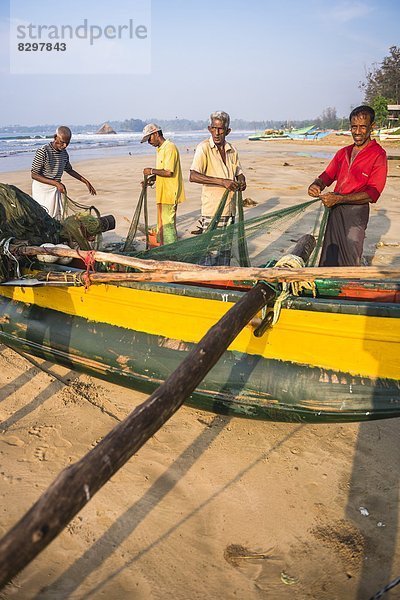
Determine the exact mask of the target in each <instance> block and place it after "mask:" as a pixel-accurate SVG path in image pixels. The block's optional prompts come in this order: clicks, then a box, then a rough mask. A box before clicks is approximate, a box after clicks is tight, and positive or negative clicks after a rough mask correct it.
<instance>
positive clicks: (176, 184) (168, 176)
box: [141, 123, 185, 246]
mask: <svg viewBox="0 0 400 600" xmlns="http://www.w3.org/2000/svg"><path fill="white" fill-rule="evenodd" d="M144 142H148V143H149V144H150V145H151V146H154V148H156V150H157V158H156V168H155V169H152V168H150V167H146V168H145V169H143V175H144V176H145V177H147V184H148V185H152V184H153V183H154V182H155V183H156V204H157V241H158V243H159V244H160V245H161V246H162V245H164V244H172V243H174V242H176V241H177V240H178V234H177V231H176V210H177V207H178V204H180V203H181V202H183V201H184V200H185V190H184V187H183V179H182V169H181V161H180V157H179V151H178V148H177V147H176V146H175V144H174V143H173V142H171V141H170V140H166V139H165V138H164V136H163V132H162V130H161V127H159V126H158V125H156V124H155V123H149V124H148V125H146V126H145V128H144V129H143V138H142V140H141V143H142V144H143V143H144Z"/></svg>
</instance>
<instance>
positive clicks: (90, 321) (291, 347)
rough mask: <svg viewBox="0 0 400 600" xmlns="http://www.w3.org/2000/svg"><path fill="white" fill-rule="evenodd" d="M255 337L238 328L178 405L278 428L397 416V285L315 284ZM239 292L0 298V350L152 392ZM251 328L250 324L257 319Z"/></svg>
mask: <svg viewBox="0 0 400 600" xmlns="http://www.w3.org/2000/svg"><path fill="white" fill-rule="evenodd" d="M317 287H318V297H317V298H312V297H295V296H291V297H289V298H288V299H287V300H286V302H285V304H284V305H283V308H282V311H281V314H280V318H279V320H278V322H277V324H276V325H275V326H274V327H272V328H269V329H267V330H266V332H265V333H264V334H263V335H262V336H261V337H256V336H255V335H254V330H255V327H256V324H255V323H254V322H253V323H250V324H249V325H247V326H246V327H245V328H244V329H243V331H242V332H241V333H240V334H239V336H238V337H237V338H236V339H235V341H234V342H233V343H232V344H231V346H230V347H229V348H228V350H227V351H226V352H225V353H224V355H223V357H222V358H221V360H220V361H219V362H218V364H217V365H216V366H215V367H214V368H213V369H212V370H211V371H210V372H209V373H208V375H207V376H206V377H205V379H204V380H203V382H202V383H201V384H200V386H199V387H198V388H197V389H196V391H195V392H194V394H192V396H191V397H190V398H189V400H188V403H189V404H191V405H195V406H197V407H199V408H204V409H207V410H211V411H216V412H222V413H224V414H232V415H241V416H247V417H251V418H261V419H272V420H287V421H331V422H339V421H362V420H369V419H377V418H387V417H396V416H400V353H399V348H400V319H399V317H400V282H399V281H397V282H384V283H382V282H364V283H359V282H357V283H356V282H338V281H332V280H330V281H328V280H325V282H323V281H320V282H317ZM244 293H245V290H244V289H229V288H222V287H221V288H212V287H209V286H205V285H178V284H156V283H140V284H139V283H124V284H120V285H116V284H107V285H105V284H96V285H92V286H91V287H90V288H89V289H88V290H87V291H85V290H84V288H80V287H74V286H69V285H37V286H32V287H24V286H19V285H11V286H10V285H2V286H0V341H1V342H3V343H4V344H6V345H7V346H10V347H11V348H15V349H18V350H22V351H25V352H28V353H30V354H32V355H35V356H38V357H42V358H45V359H47V360H50V361H53V362H55V363H60V364H63V365H65V366H67V367H70V368H74V369H77V370H79V371H83V372H87V373H90V374H92V375H94V376H97V377H100V378H104V379H107V380H110V381H113V382H115V383H118V384H121V385H123V386H127V387H132V388H135V389H141V390H144V391H147V390H149V391H150V390H151V389H154V388H155V387H156V386H158V385H159V384H160V383H161V382H163V381H164V380H165V379H166V377H167V376H168V375H169V374H170V373H171V372H172V371H173V370H174V369H175V368H176V367H177V365H178V364H179V363H180V362H181V361H182V360H183V358H184V357H185V355H186V354H187V353H188V352H189V351H190V350H191V349H192V348H193V347H194V345H195V344H196V342H198V341H199V340H200V338H201V337H202V336H203V335H204V334H205V332H206V331H207V330H208V329H209V328H210V327H211V326H212V325H213V324H214V323H215V322H216V321H217V320H218V319H219V318H220V317H221V316H222V315H223V314H225V312H226V311H227V310H228V309H229V308H230V307H231V306H232V304H233V303H235V302H236V301H237V300H238V299H239V298H240V297H241V296H242V295H243V294H244ZM258 324H259V319H258Z"/></svg>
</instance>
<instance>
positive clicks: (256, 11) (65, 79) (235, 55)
mask: <svg viewBox="0 0 400 600" xmlns="http://www.w3.org/2000/svg"><path fill="white" fill-rule="evenodd" d="M14 1H15V2H24V1H26V0H11V2H14ZM48 1H49V0H36V2H35V3H31V6H32V7H34V6H36V7H37V6H38V5H39V6H40V5H46V3H47V2H48ZM137 1H143V0H137ZM149 2H150V0H149ZM59 4H60V5H62V6H63V7H64V8H65V7H66V6H68V8H70V3H59ZM52 5H53V6H54V5H55V6H56V5H57V3H56V2H55V1H54V0H52ZM133 6H134V1H133V0H129V1H128V0H127V1H124V0H113V1H111V2H110V1H107V2H106V1H105V0H97V1H92V0H90V1H86V2H84V1H82V0H81V1H80V2H79V7H80V8H79V12H78V13H77V14H76V19H80V20H83V19H84V18H85V16H87V13H88V11H89V9H93V7H96V14H97V16H98V19H99V22H100V21H101V19H103V20H105V21H106V22H107V20H108V21H109V22H117V21H118V18H120V17H121V14H122V13H124V14H126V9H127V8H128V9H130V8H131V7H133ZM42 8H43V6H42ZM121 9H125V10H122V13H121ZM58 10H59V11H61V10H63V9H62V8H59V9H58ZM132 10H133V9H132ZM71 12H73V11H71ZM71 12H70V13H69V14H71ZM9 15H10V2H9V1H8V0H0V75H1V86H0V107H1V112H0V125H9V124H17V123H18V124H26V125H33V124H44V123H59V122H63V123H69V124H84V123H98V122H102V121H106V120H119V119H125V118H131V117H133V118H141V119H148V118H151V117H158V118H175V117H178V118H189V119H203V118H206V117H207V115H208V114H209V113H210V112H211V111H213V110H226V111H227V112H229V113H230V114H231V116H232V117H233V118H243V119H248V120H253V119H255V120H268V119H277V120H286V119H288V120H294V119H307V118H313V117H316V116H318V115H320V114H321V113H322V111H323V110H324V109H325V108H326V107H328V106H331V107H335V108H336V110H337V112H338V115H339V116H342V115H347V114H348V112H349V110H350V108H351V107H352V106H355V105H357V104H359V103H361V101H362V94H361V92H360V90H359V88H358V84H359V81H360V80H363V79H364V78H365V72H366V70H367V69H369V68H370V67H371V65H372V64H373V63H379V62H381V60H382V59H383V57H384V56H387V55H388V54H389V48H390V46H393V45H400V39H399V37H400V36H399V22H400V2H398V0H379V1H378V0H360V1H342V0H308V1H306V0H280V1H277V0H275V1H270V0H265V1H261V0H247V1H240V2H239V1H237V0H230V1H228V0H219V2H215V1H214V2H213V1H211V0H202V1H198V0H186V1H182V0H168V2H166V1H165V0H164V1H163V0H152V2H151V22H150V28H149V35H150V41H151V68H150V71H149V72H148V73H142V74H135V73H127V74H106V73H104V74H102V73H101V72H100V74H75V75H73V74H69V75H57V74H51V75H46V74H24V75H16V74H10V66H9V51H8V47H9V35H8V31H9V22H8V19H9ZM59 17H60V19H61V18H63V19H64V22H66V21H65V19H67V18H68V13H67V14H66V15H65V14H63V15H62V14H61V12H60V14H59ZM112 19H114V21H113V20H112ZM78 64H79V61H78ZM115 66H116V68H117V61H116V63H115ZM77 69H78V67H77Z"/></svg>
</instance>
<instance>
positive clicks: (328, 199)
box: [321, 192, 342, 208]
mask: <svg viewBox="0 0 400 600" xmlns="http://www.w3.org/2000/svg"><path fill="white" fill-rule="evenodd" d="M321 200H322V203H323V204H324V206H326V207H327V208H332V206H335V204H341V200H342V196H341V195H340V194H334V193H333V192H328V193H327V194H323V195H322V196H321Z"/></svg>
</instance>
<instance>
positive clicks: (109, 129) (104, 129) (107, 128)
mask: <svg viewBox="0 0 400 600" xmlns="http://www.w3.org/2000/svg"><path fill="white" fill-rule="evenodd" d="M96 133H101V134H105V133H117V132H116V131H114V129H113V128H112V127H111V125H110V123H104V125H102V126H101V127H100V129H99V130H98V131H96Z"/></svg>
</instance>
